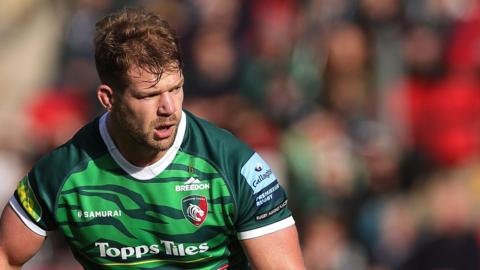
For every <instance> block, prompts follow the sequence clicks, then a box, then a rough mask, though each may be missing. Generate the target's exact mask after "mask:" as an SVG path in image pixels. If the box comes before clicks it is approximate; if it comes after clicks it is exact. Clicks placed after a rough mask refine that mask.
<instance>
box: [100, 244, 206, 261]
mask: <svg viewBox="0 0 480 270" xmlns="http://www.w3.org/2000/svg"><path fill="white" fill-rule="evenodd" d="M95 247H96V248H98V251H99V255H100V257H102V258H121V259H122V260H128V259H131V258H137V259H141V258H142V257H144V256H149V255H156V254H162V253H163V254H166V255H169V256H177V257H185V256H195V255H197V254H200V253H204V252H207V251H208V249H209V246H208V244H207V243H201V244H199V245H187V244H182V243H175V242H173V241H166V240H160V243H159V244H153V245H141V246H135V247H129V246H113V245H111V244H110V243H108V242H95ZM107 265H108V264H107Z"/></svg>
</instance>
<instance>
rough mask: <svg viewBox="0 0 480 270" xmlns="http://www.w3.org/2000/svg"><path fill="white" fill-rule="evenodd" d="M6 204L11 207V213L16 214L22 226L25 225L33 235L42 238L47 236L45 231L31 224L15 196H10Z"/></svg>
mask: <svg viewBox="0 0 480 270" xmlns="http://www.w3.org/2000/svg"><path fill="white" fill-rule="evenodd" d="M8 203H9V204H10V206H11V207H12V209H13V211H15V213H17V215H18V217H19V218H20V219H21V220H22V222H23V224H25V226H27V227H28V228H29V229H30V230H32V231H33V232H34V233H36V234H38V235H40V236H43V237H46V236H47V231H45V230H44V229H42V228H40V227H39V226H38V225H37V224H35V223H33V222H32V221H31V220H30V218H29V217H28V215H27V213H25V210H23V208H22V207H21V206H20V203H18V201H17V199H16V198H15V196H12V197H11V198H10V200H9V202H8Z"/></svg>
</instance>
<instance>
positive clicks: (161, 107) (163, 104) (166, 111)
mask: <svg viewBox="0 0 480 270" xmlns="http://www.w3.org/2000/svg"><path fill="white" fill-rule="evenodd" d="M159 100H160V101H159V104H158V109H157V113H158V115H163V116H168V115H171V114H173V113H174V112H175V102H174V100H173V97H172V95H171V94H170V93H169V92H167V93H163V94H161V95H160V99H159Z"/></svg>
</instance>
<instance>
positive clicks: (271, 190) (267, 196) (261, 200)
mask: <svg viewBox="0 0 480 270" xmlns="http://www.w3.org/2000/svg"><path fill="white" fill-rule="evenodd" d="M279 189H280V184H279V183H278V182H277V181H275V182H273V183H272V185H269V186H268V187H266V188H265V189H264V190H262V193H259V194H258V195H256V196H255V205H256V206H257V207H261V206H262V205H264V204H265V203H267V202H269V201H271V200H273V199H274V198H276V197H277V196H278V192H277V191H278V190H279Z"/></svg>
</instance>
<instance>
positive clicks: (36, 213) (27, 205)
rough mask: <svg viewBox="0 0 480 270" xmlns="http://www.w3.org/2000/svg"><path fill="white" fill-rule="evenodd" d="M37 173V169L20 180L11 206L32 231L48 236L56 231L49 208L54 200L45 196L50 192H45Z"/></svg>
mask: <svg viewBox="0 0 480 270" xmlns="http://www.w3.org/2000/svg"><path fill="white" fill-rule="evenodd" d="M35 171H36V168H34V169H32V170H31V171H30V172H29V173H28V174H27V175H26V176H25V177H24V178H23V179H22V180H20V182H19V183H18V186H17V189H16V190H15V192H14V194H13V196H12V197H11V198H10V200H9V204H10V206H11V207H12V209H13V210H14V211H15V212H16V214H17V215H18V217H19V218H20V219H21V220H22V222H23V223H24V224H25V225H26V226H27V227H28V228H29V229H30V230H32V231H33V232H35V233H36V234H38V235H41V236H46V235H47V231H50V230H53V229H55V225H54V224H55V222H54V220H53V218H52V210H51V207H48V205H51V201H52V199H53V200H54V198H49V197H46V196H45V195H46V194H48V192H46V191H44V190H43V189H44V188H45V187H43V186H42V185H41V183H40V181H39V179H38V175H37V174H36V173H35ZM42 193H43V194H42ZM42 195H43V196H42ZM45 198H47V199H45Z"/></svg>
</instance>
